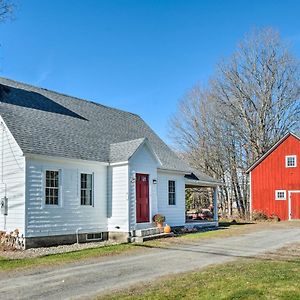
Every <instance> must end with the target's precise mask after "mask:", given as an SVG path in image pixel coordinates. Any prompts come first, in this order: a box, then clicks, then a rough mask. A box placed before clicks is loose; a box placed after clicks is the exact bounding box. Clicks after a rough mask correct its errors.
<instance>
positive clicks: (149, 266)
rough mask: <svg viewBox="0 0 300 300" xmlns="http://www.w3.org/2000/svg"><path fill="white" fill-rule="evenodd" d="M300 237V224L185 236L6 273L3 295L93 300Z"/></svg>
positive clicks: (0, 285)
mask: <svg viewBox="0 0 300 300" xmlns="http://www.w3.org/2000/svg"><path fill="white" fill-rule="evenodd" d="M299 241H300V228H299V227H294V228H278V227H274V228H273V227H269V228H268V229H266V230H262V231H258V232H252V233H249V234H245V235H239V236H235V237H228V238H214V239H208V240H198V241H196V240H190V241H187V240H184V241H183V240H182V244H180V245H178V244H174V245H171V246H169V247H168V248H167V249H160V248H153V249H147V250H145V252H138V253H131V254H128V255H120V256H114V257H106V258H105V259H101V260H100V261H95V262H93V263H91V262H88V263H87V262H82V263H81V264H78V265H71V266H70V265H65V266H58V267H57V268H56V269H54V270H49V269H48V270H47V269H45V270H41V269H40V270H39V271H34V270H33V271H32V272H31V273H30V274H28V273H26V274H22V273H20V274H18V272H17V273H16V274H15V276H14V277H13V278H11V277H10V276H5V275H4V276H2V274H1V276H2V277H4V278H0V295H1V299H24V298H25V299H41V298H43V299H45V298H46V299H68V298H72V299H74V298H90V297H93V296H95V295H100V294H101V293H104V292H109V291H111V290H114V289H120V288H122V287H128V286H129V285H132V284H137V283H139V282H147V281H150V280H153V279H157V277H158V276H159V275H161V276H163V275H168V274H174V273H179V272H184V271H191V270H194V269H199V268H202V267H205V266H207V265H210V264H219V263H223V262H228V261H230V260H234V259H237V258H239V257H252V256H256V255H258V254H262V253H264V252H266V251H271V250H275V249H277V248H280V247H282V246H284V245H286V244H287V243H294V242H299Z"/></svg>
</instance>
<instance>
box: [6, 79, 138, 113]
mask: <svg viewBox="0 0 300 300" xmlns="http://www.w3.org/2000/svg"><path fill="white" fill-rule="evenodd" d="M1 79H3V80H7V81H9V82H13V83H14V84H21V85H24V86H27V87H30V88H34V89H38V90H44V91H47V92H50V93H54V94H57V95H61V96H64V97H67V98H71V99H75V100H78V101H84V102H88V103H92V104H94V105H97V106H102V107H105V108H109V109H112V110H116V111H120V112H124V113H128V114H131V115H134V116H137V117H139V118H140V116H139V115H138V114H136V113H133V112H130V111H126V110H123V109H119V108H116V107H112V106H108V105H104V104H101V103H97V102H95V101H93V100H88V99H84V98H79V97H76V96H71V95H68V94H66V93H62V92H58V91H54V90H49V89H47V88H44V87H40V86H36V85H33V84H30V83H26V82H23V81H17V80H14V79H10V78H6V77H2V76H0V80H1ZM0 84H1V82H0ZM19 88H20V87H19Z"/></svg>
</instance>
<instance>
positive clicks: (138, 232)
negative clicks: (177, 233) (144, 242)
mask: <svg viewBox="0 0 300 300" xmlns="http://www.w3.org/2000/svg"><path fill="white" fill-rule="evenodd" d="M163 232H164V229H163V228H158V227H152V228H146V229H138V230H136V231H135V236H137V237H145V236H151V235H155V234H160V233H163Z"/></svg>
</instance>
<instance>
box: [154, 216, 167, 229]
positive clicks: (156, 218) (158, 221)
mask: <svg viewBox="0 0 300 300" xmlns="http://www.w3.org/2000/svg"><path fill="white" fill-rule="evenodd" d="M165 220H166V218H165V216H163V215H161V214H156V215H154V216H153V222H155V224H156V226H157V227H158V228H163V226H164V221H165Z"/></svg>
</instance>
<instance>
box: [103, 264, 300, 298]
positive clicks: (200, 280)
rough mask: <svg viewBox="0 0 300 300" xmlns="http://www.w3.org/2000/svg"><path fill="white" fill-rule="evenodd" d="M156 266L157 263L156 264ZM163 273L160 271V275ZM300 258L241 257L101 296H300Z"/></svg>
mask: <svg viewBox="0 0 300 300" xmlns="http://www.w3.org/2000/svg"><path fill="white" fill-rule="evenodd" d="M154 267H155V266H154ZM158 276H159V274H158ZM299 284H300V260H296V261H292V262H288V261H270V260H260V259H255V260H239V261H236V262H231V263H227V264H224V265H219V266H214V267H211V268H207V269H206V270H204V271H199V272H191V273H185V274H183V275H176V276H172V277H170V278H167V279H164V280H158V281H157V282H154V283H152V284H150V285H147V286H139V287H137V288H132V289H128V290H126V291H125V292H120V293H114V294H112V295H107V296H104V297H99V298H98V300H100V299H105V300H108V299H133V300H134V299H140V300H143V299H151V300H155V299H157V300H158V299H191V300H193V299H203V300H206V299H207V300H211V299H216V300H229V299H230V300H234V299H247V300H250V299H251V300H257V299H287V300H294V299H295V300H296V299H297V300H298V299H300V288H299Z"/></svg>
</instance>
